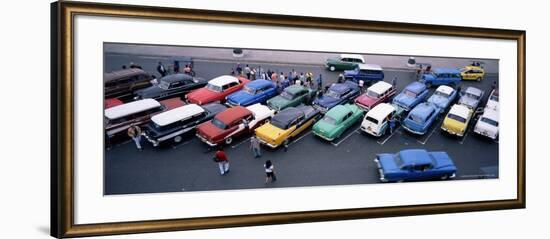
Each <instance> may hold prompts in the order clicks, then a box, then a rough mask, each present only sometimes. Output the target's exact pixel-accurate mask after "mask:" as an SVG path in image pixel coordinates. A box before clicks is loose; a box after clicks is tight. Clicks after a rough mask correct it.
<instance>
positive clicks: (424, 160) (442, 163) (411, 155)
mask: <svg viewBox="0 0 550 239" xmlns="http://www.w3.org/2000/svg"><path fill="white" fill-rule="evenodd" d="M374 162H375V163H376V165H377V166H378V172H379V174H380V181H381V182H403V181H424V180H434V179H441V180H447V179H451V178H454V177H455V176H456V171H457V168H456V166H455V164H454V162H453V160H452V159H451V157H450V156H449V155H448V154H447V153H446V152H442V151H439V152H428V151H426V150H424V149H406V150H401V151H400V152H398V153H395V154H390V153H384V154H378V155H376V158H375V159H374Z"/></svg>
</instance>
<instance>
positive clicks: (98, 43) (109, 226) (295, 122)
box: [51, 2, 526, 237]
mask: <svg viewBox="0 0 550 239" xmlns="http://www.w3.org/2000/svg"><path fill="white" fill-rule="evenodd" d="M51 11H52V14H51V15H52V19H51V20H52V33H51V37H52V76H51V81H52V99H51V104H52V120H51V122H52V126H51V129H52V145H51V147H52V156H51V160H52V164H51V165H52V166H51V175H52V178H51V181H52V193H51V197H52V198H51V201H52V205H51V210H52V214H51V215H52V218H51V223H52V236H54V237H79V236H93V235H110V234H124V233H142V232H161V231H174V230H188V229H206V228H220V227H236V226H253V225H267V224H280V223H297V222H314V221H327V220H345V219H359V218H376V217H392V216H406V215H422V214H436V213H451V212H469V211H480V210H497V209H515V208H524V207H525V44H526V43H525V31H521V30H504V29H487V28H472V27H459V26H440V25H425V24H413V23H396V22H375V21H365V20H351V19H332V18H331V19H329V18H318V17H304V16H287V15H270V14H257V13H242V12H223V11H211V10H196V9H194V10H192V9H176V8H161V7H145V6H132V5H113V4H98V3H85V2H56V3H52V6H51ZM500 103H502V104H503V107H500Z"/></svg>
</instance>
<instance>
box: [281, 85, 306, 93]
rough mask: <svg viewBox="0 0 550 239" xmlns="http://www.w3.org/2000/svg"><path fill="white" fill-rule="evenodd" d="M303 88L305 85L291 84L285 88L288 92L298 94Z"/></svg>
mask: <svg viewBox="0 0 550 239" xmlns="http://www.w3.org/2000/svg"><path fill="white" fill-rule="evenodd" d="M303 89H304V87H303V86H299V85H291V86H289V87H287V88H285V91H286V92H288V93H291V94H296V93H298V92H300V91H302V90H303Z"/></svg>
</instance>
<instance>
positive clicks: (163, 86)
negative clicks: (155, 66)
mask: <svg viewBox="0 0 550 239" xmlns="http://www.w3.org/2000/svg"><path fill="white" fill-rule="evenodd" d="M159 87H160V88H161V89H163V90H168V88H169V87H170V83H169V82H167V81H160V84H159Z"/></svg>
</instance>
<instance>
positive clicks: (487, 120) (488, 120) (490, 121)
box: [480, 117, 498, 127]
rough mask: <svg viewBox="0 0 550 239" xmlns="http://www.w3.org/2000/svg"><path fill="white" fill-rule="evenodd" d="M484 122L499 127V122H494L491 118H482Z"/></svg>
mask: <svg viewBox="0 0 550 239" xmlns="http://www.w3.org/2000/svg"><path fill="white" fill-rule="evenodd" d="M480 120H481V121H482V122H485V123H487V124H490V125H492V126H495V127H498V122H496V121H494V120H492V119H489V118H486V117H481V119H480Z"/></svg>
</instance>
